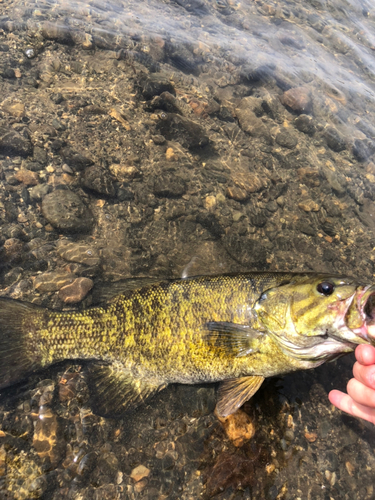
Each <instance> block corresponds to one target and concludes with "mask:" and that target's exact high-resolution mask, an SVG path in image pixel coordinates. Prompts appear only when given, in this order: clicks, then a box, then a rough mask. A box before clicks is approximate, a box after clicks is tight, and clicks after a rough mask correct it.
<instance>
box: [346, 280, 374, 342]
mask: <svg viewBox="0 0 375 500" xmlns="http://www.w3.org/2000/svg"><path fill="white" fill-rule="evenodd" d="M345 323H346V325H347V327H348V328H349V329H350V330H351V331H352V332H353V334H355V335H356V336H357V337H358V339H362V342H357V341H356V343H358V344H359V343H361V344H364V343H370V344H373V345H375V285H370V286H366V287H361V289H359V290H357V293H356V294H355V296H354V298H353V301H352V303H351V305H350V307H349V308H348V310H347V313H346V315H345Z"/></svg>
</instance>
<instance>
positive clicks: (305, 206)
mask: <svg viewBox="0 0 375 500" xmlns="http://www.w3.org/2000/svg"><path fill="white" fill-rule="evenodd" d="M298 208H300V209H301V210H303V211H304V212H318V211H319V209H320V206H319V205H318V204H317V203H315V201H314V200H305V201H302V202H300V203H298Z"/></svg>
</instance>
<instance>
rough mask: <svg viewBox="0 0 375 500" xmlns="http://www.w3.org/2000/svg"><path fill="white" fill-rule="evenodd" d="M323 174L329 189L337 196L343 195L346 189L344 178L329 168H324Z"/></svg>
mask: <svg viewBox="0 0 375 500" xmlns="http://www.w3.org/2000/svg"><path fill="white" fill-rule="evenodd" d="M323 172H324V175H325V177H326V179H327V181H328V184H329V186H330V187H331V189H332V190H333V191H334V192H336V193H337V194H338V195H344V194H345V193H346V187H347V181H346V179H345V177H344V176H342V175H340V174H339V173H338V172H336V171H333V170H331V169H329V168H324V169H323Z"/></svg>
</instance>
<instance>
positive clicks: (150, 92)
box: [141, 73, 176, 100]
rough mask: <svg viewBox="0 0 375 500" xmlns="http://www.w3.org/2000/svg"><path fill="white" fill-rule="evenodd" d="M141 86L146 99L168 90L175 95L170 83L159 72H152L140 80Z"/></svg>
mask: <svg viewBox="0 0 375 500" xmlns="http://www.w3.org/2000/svg"><path fill="white" fill-rule="evenodd" d="M141 88H142V94H143V97H144V98H145V99H147V100H148V99H152V98H153V97H154V96H158V95H160V94H162V93H163V92H169V93H170V94H172V95H174V96H175V95H176V91H175V89H174V87H173V85H172V83H171V82H170V81H169V80H168V79H167V78H165V77H164V76H163V75H161V74H159V73H154V74H153V75H151V76H149V77H148V78H146V79H145V80H144V81H142V82H141Z"/></svg>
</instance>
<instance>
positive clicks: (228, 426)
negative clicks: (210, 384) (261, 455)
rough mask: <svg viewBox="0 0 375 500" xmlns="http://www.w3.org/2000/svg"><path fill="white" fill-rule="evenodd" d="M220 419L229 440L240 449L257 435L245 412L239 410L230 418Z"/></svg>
mask: <svg viewBox="0 0 375 500" xmlns="http://www.w3.org/2000/svg"><path fill="white" fill-rule="evenodd" d="M218 419H219V420H220V422H221V424H222V426H223V428H224V430H225V433H226V435H227V436H228V438H229V439H230V440H231V441H232V443H233V444H234V446H237V447H238V448H239V447H241V446H242V445H243V444H244V443H245V442H246V441H249V439H251V438H252V437H253V436H254V434H255V426H254V424H253V422H252V420H251V418H250V417H249V415H248V414H247V413H245V412H244V411H243V410H237V411H236V412H235V413H233V414H232V415H229V416H228V417H225V418H223V417H218Z"/></svg>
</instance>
